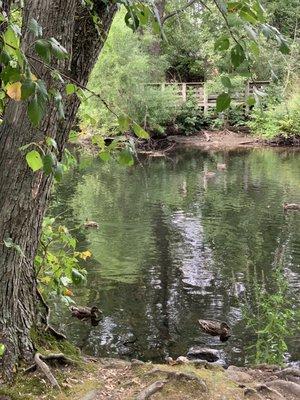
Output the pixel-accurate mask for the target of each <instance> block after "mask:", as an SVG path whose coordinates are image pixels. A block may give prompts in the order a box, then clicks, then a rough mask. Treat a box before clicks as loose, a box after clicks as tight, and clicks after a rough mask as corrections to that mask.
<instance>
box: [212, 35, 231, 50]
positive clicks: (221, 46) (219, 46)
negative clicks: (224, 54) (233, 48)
mask: <svg viewBox="0 0 300 400" xmlns="http://www.w3.org/2000/svg"><path fill="white" fill-rule="evenodd" d="M229 45H230V42H229V39H228V37H226V36H222V37H220V38H219V39H217V40H216V42H215V50H218V51H223V50H227V49H229Z"/></svg>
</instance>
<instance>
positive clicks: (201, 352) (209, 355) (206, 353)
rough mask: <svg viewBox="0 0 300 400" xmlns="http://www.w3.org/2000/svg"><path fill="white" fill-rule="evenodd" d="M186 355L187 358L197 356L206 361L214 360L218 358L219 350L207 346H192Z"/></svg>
mask: <svg viewBox="0 0 300 400" xmlns="http://www.w3.org/2000/svg"><path fill="white" fill-rule="evenodd" d="M187 357H188V358H189V359H195V358H197V359H200V360H206V361H208V362H215V361H217V360H219V359H220V351H219V350H215V349H209V348H207V347H199V346H194V347H191V348H190V349H189V351H188V353H187Z"/></svg>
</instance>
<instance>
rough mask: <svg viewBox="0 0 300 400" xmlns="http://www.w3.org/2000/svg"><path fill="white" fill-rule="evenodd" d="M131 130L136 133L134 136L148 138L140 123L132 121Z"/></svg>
mask: <svg viewBox="0 0 300 400" xmlns="http://www.w3.org/2000/svg"><path fill="white" fill-rule="evenodd" d="M132 128H133V131H134V133H135V134H136V136H137V137H138V138H140V139H149V137H150V135H149V133H148V132H146V131H145V129H143V128H142V127H141V126H140V125H138V124H137V123H134V124H133V125H132Z"/></svg>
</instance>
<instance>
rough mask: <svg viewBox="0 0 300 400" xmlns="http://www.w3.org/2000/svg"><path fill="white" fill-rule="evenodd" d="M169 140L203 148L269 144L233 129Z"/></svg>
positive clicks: (212, 148)
mask: <svg viewBox="0 0 300 400" xmlns="http://www.w3.org/2000/svg"><path fill="white" fill-rule="evenodd" d="M168 140H169V142H173V143H176V144H179V145H181V146H188V147H197V148H201V149H203V150H231V149H235V148H238V147H240V148H249V147H250V148H252V147H261V146H267V145H268V143H267V142H265V141H263V140H260V139H257V138H255V137H254V136H251V135H245V134H243V133H235V132H232V131H227V130H226V131H202V132H199V133H198V134H197V135H193V136H170V137H169V138H168Z"/></svg>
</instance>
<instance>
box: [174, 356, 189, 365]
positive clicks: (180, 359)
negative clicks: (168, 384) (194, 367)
mask: <svg viewBox="0 0 300 400" xmlns="http://www.w3.org/2000/svg"><path fill="white" fill-rule="evenodd" d="M189 362H190V361H189V359H188V358H187V357H184V356H180V357H178V358H176V364H188V363H189Z"/></svg>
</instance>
